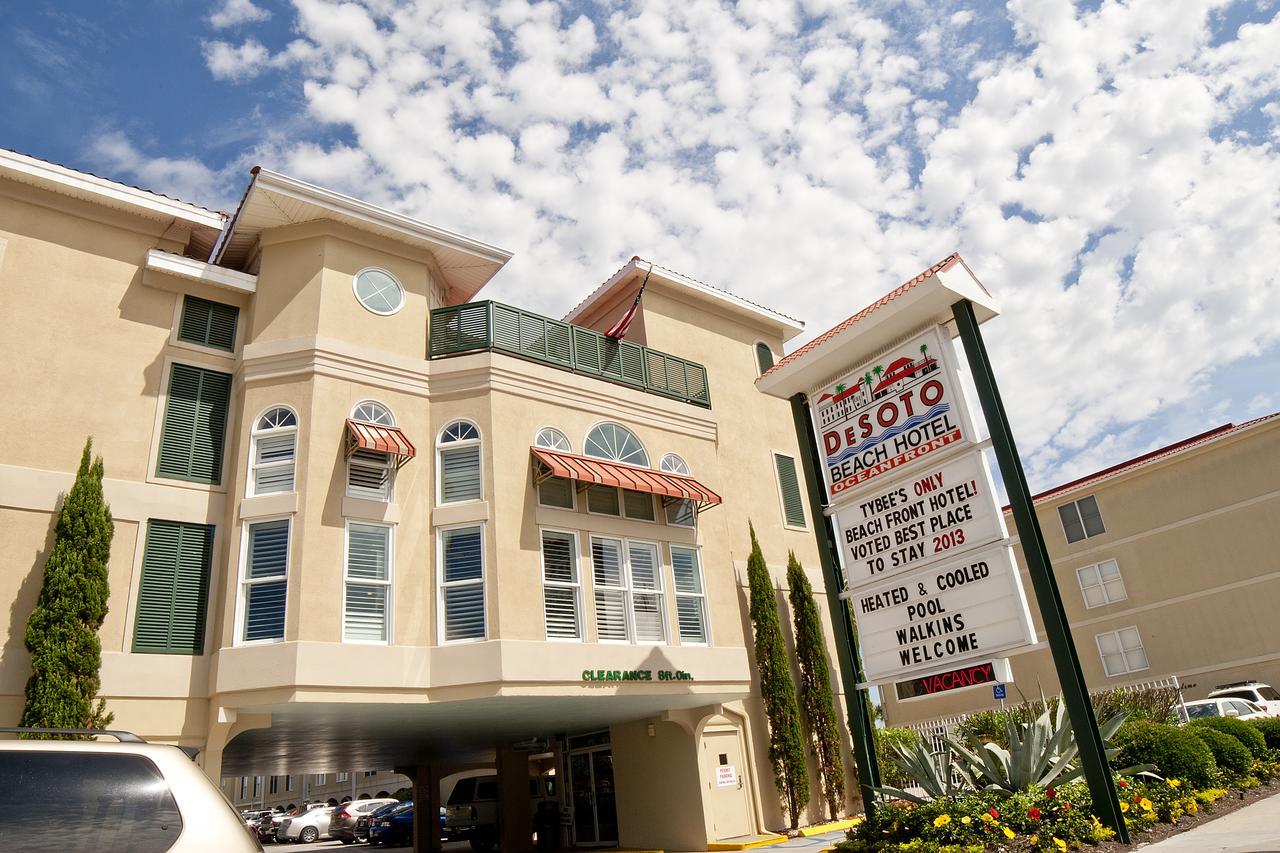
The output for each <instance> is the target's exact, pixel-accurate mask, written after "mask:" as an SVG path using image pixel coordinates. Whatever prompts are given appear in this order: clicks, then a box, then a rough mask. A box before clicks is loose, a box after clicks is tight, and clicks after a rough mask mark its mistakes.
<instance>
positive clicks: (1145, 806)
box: [1138, 797, 1151, 812]
mask: <svg viewBox="0 0 1280 853" xmlns="http://www.w3.org/2000/svg"><path fill="white" fill-rule="evenodd" d="M1138 805H1140V806H1142V810H1143V811H1144V812H1149V811H1151V801H1150V800H1148V799H1147V798H1146V797H1143V798H1142V799H1141V800H1139V801H1138Z"/></svg>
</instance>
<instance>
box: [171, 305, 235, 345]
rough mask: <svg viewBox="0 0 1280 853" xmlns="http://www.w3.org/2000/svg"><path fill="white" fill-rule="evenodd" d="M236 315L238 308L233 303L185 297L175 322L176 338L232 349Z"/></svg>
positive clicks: (192, 342)
mask: <svg viewBox="0 0 1280 853" xmlns="http://www.w3.org/2000/svg"><path fill="white" fill-rule="evenodd" d="M239 316H240V309H239V308H237V307H235V306H234V305H223V304H222V303H221V302H210V301H209V300H208V299H201V298H200V297H198V296H189V295H188V296H184V297H183V299H182V318H181V319H180V320H179V321H178V340H180V341H186V342H187V343H191V344H199V345H200V346H205V347H210V348H212V349H220V350H226V351H227V352H234V351H235V348H236V320H237V318H238V317H239Z"/></svg>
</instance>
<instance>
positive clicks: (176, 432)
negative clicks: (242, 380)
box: [156, 364, 231, 485]
mask: <svg viewBox="0 0 1280 853" xmlns="http://www.w3.org/2000/svg"><path fill="white" fill-rule="evenodd" d="M230 406H231V374H230V373H221V372H219V371H217V370H206V369H204V368H202V367H193V366H191V365H189V364H174V365H173V366H172V367H171V368H170V370H169V393H168V398H167V401H166V403H165V410H164V422H163V423H162V425H161V427H160V450H159V453H158V455H157V459H156V476H157V477H165V478H169V479H174V480H189V481H191V482H194V483H209V484H213V485H216V484H219V483H221V482H222V449H223V445H224V444H225V442H226V436H227V412H228V410H229V408H230Z"/></svg>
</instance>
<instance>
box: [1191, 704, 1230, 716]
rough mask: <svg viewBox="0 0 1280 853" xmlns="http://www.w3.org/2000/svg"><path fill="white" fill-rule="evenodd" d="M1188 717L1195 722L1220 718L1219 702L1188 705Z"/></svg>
mask: <svg viewBox="0 0 1280 853" xmlns="http://www.w3.org/2000/svg"><path fill="white" fill-rule="evenodd" d="M1187 716H1188V717H1190V718H1191V719H1193V720H1198V719H1201V718H1203V717H1220V716H1222V715H1221V713H1219V711H1218V703H1217V702H1205V703H1203V704H1192V703H1187Z"/></svg>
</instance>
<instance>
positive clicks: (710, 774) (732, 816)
mask: <svg viewBox="0 0 1280 853" xmlns="http://www.w3.org/2000/svg"><path fill="white" fill-rule="evenodd" d="M746 773H747V768H746V766H745V764H744V762H743V760H742V743H741V741H740V740H739V738H738V733H737V732H736V731H711V732H704V733H703V735H702V774H703V777H702V778H703V784H704V785H706V786H707V789H708V796H707V802H709V803H710V804H711V820H712V826H713V828H714V830H715V837H716V838H717V839H721V838H738V837H740V836H743V835H754V834H755V822H754V821H752V819H751V791H750V789H749V787H748V785H747V780H746Z"/></svg>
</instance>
